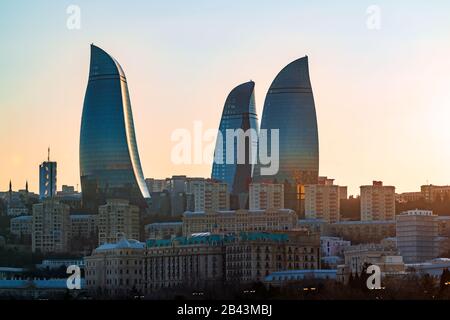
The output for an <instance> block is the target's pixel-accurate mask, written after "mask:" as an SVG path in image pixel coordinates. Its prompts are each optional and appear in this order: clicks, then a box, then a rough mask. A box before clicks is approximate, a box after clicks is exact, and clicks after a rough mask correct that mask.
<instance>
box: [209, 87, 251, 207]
mask: <svg viewBox="0 0 450 320" xmlns="http://www.w3.org/2000/svg"><path fill="white" fill-rule="evenodd" d="M239 129H241V130H242V131H241V134H242V133H244V134H247V135H245V136H244V135H243V136H242V137H245V138H244V140H241V143H242V144H241V146H244V148H245V150H244V153H245V154H243V155H242V158H241V161H239V157H238V149H239V143H238V141H239V140H238V137H234V138H233V140H232V141H233V149H232V150H233V154H232V155H228V161H227V149H228V150H231V149H230V148H227V147H229V146H228V145H227V143H229V141H230V140H229V139H227V130H239ZM249 129H253V133H254V134H250V133H251V131H248V130H249ZM219 132H220V133H221V134H220V135H219V137H218V140H217V144H216V150H215V158H216V159H215V161H214V163H213V168H212V174H211V177H212V178H213V179H215V180H219V181H223V182H226V183H227V184H228V191H229V193H230V206H231V209H239V208H246V207H247V206H248V187H249V184H250V182H251V178H252V173H253V165H252V163H251V158H250V155H251V153H252V152H253V153H254V155H256V149H257V134H258V117H257V115H256V107H255V83H254V82H253V81H250V82H246V83H243V84H241V85H239V86H237V87H236V88H234V89H233V90H232V91H231V92H230V94H229V95H228V97H227V99H226V101H225V105H224V107H223V112H222V118H221V120H220V126H219ZM230 132H231V131H230ZM235 133H236V134H238V132H237V131H235ZM220 139H221V140H220ZM227 140H228V141H227ZM230 159H231V160H232V161H229V160H230ZM242 160H244V161H242ZM255 161H256V160H255Z"/></svg>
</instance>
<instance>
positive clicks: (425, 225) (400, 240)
mask: <svg viewBox="0 0 450 320" xmlns="http://www.w3.org/2000/svg"><path fill="white" fill-rule="evenodd" d="M437 218H438V216H436V215H434V214H433V212H432V211H428V210H417V209H416V210H409V211H405V212H403V213H401V214H400V215H398V216H397V223H396V232H397V248H398V250H399V251H400V254H401V255H402V256H403V260H404V261H405V263H420V262H424V261H427V260H431V259H433V258H436V257H437V255H438V252H439V243H438V228H439V227H438V219H437Z"/></svg>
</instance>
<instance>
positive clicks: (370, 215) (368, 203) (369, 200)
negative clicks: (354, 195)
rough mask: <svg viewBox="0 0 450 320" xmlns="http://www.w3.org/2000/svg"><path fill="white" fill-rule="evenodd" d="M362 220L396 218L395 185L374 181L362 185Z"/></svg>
mask: <svg viewBox="0 0 450 320" xmlns="http://www.w3.org/2000/svg"><path fill="white" fill-rule="evenodd" d="M360 190H361V220H362V221H378V220H394V219H395V187H393V186H384V185H383V182H381V181H373V184H372V185H371V186H370V185H368V186H361V187H360Z"/></svg>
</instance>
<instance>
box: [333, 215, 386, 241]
mask: <svg viewBox="0 0 450 320" xmlns="http://www.w3.org/2000/svg"><path fill="white" fill-rule="evenodd" d="M325 229H326V231H325V234H326V235H329V236H333V237H341V238H343V239H345V240H349V241H351V242H352V243H353V244H361V243H379V242H380V241H381V240H383V239H385V238H389V237H395V220H388V221H341V222H338V223H332V224H329V225H327V226H326V227H325Z"/></svg>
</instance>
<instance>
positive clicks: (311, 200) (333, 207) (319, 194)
mask: <svg viewBox="0 0 450 320" xmlns="http://www.w3.org/2000/svg"><path fill="white" fill-rule="evenodd" d="M321 178H322V179H319V184H316V185H306V186H305V217H306V219H322V220H325V221H327V222H329V223H334V222H339V221H340V220H341V217H340V216H341V214H340V207H341V206H340V201H341V199H342V197H341V195H340V193H341V191H342V192H344V193H345V197H347V192H346V187H340V186H338V185H335V184H334V183H333V181H334V179H328V178H327V177H321Z"/></svg>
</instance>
